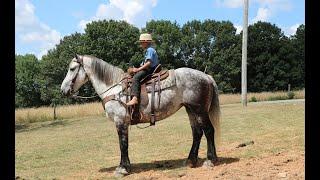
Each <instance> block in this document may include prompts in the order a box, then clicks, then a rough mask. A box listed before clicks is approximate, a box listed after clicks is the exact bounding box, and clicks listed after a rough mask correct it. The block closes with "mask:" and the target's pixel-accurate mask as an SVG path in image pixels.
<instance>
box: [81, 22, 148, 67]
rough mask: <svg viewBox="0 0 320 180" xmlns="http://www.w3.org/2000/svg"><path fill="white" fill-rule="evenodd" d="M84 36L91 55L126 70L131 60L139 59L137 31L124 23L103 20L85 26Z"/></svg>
mask: <svg viewBox="0 0 320 180" xmlns="http://www.w3.org/2000/svg"><path fill="white" fill-rule="evenodd" d="M85 34H86V36H87V38H88V41H87V44H86V46H87V48H88V51H89V52H90V54H91V55H93V56H95V57H98V58H100V59H103V60H104V61H106V62H109V63H110V64H112V65H116V66H118V67H121V68H122V69H123V70H126V69H127V68H128V67H129V65H130V63H131V59H132V58H135V59H133V61H134V62H136V61H138V60H137V58H139V57H141V56H139V55H138V54H142V49H141V48H140V47H139V42H138V40H139V35H140V32H139V29H138V28H136V27H134V26H133V25H130V24H128V23H127V22H125V21H115V20H109V21H106V20H103V21H93V22H91V23H89V24H87V27H86V29H85Z"/></svg>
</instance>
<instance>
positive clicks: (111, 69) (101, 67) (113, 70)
mask: <svg viewBox="0 0 320 180" xmlns="http://www.w3.org/2000/svg"><path fill="white" fill-rule="evenodd" d="M84 57H87V58H90V59H91V68H92V72H93V73H94V74H96V75H97V78H98V79H99V80H100V81H102V82H105V83H108V84H114V83H117V82H119V81H120V80H121V78H122V75H123V74H124V71H123V70H122V69H121V68H118V67H116V66H113V65H111V64H109V63H107V62H105V61H103V60H102V59H99V58H97V57H94V56H91V55H84Z"/></svg>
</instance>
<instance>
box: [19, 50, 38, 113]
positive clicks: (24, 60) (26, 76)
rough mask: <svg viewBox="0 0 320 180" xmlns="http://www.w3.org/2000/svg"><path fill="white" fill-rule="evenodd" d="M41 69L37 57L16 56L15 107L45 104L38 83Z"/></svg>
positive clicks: (29, 55)
mask: <svg viewBox="0 0 320 180" xmlns="http://www.w3.org/2000/svg"><path fill="white" fill-rule="evenodd" d="M39 72H40V68H39V61H38V59H37V58H36V56H35V55H32V54H26V55H16V56H15V91H16V93H15V106H16V107H30V106H40V105H42V104H43V102H42V101H41V98H40V84H39V82H38V81H37V77H38V76H39Z"/></svg>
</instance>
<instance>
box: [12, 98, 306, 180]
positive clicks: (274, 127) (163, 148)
mask: <svg viewBox="0 0 320 180" xmlns="http://www.w3.org/2000/svg"><path fill="white" fill-rule="evenodd" d="M97 111H98V110H97ZM100 112H101V111H100V110H99V112H97V114H98V115H92V116H84V117H81V118H79V117H78V118H69V119H64V120H57V121H47V122H36V123H31V124H29V125H27V126H20V127H18V128H17V129H16V135H15V154H16V160H15V164H16V177H20V178H25V179H113V174H112V173H113V171H114V169H115V168H116V166H117V165H118V163H119V159H120V152H119V144H118V137H117V133H116V129H115V125H114V124H113V122H111V121H109V120H107V119H106V118H105V117H103V116H102V115H101V114H100ZM304 114H305V108H304V102H295V103H275V104H262V103H261V104H259V103H257V104H253V103H252V104H251V103H249V104H248V107H247V108H245V109H244V108H242V106H241V105H240V104H234V105H222V121H221V128H222V129H221V132H222V134H221V144H220V145H219V146H218V156H219V157H221V158H224V159H225V160H226V161H231V162H232V161H240V162H241V161H245V160H247V159H250V158H257V157H258V158H259V157H261V158H263V157H267V156H270V155H275V154H279V153H282V152H286V153H288V152H291V153H292V154H304ZM141 126H143V125H141ZM251 140H252V141H254V144H253V145H250V146H247V147H244V148H235V147H236V146H237V145H238V144H240V143H243V142H246V141H251ZM191 144H192V135H191V128H190V125H189V122H188V117H187V114H186V113H185V109H184V108H183V109H181V110H179V111H178V112H177V113H176V114H175V115H173V116H171V117H170V118H168V119H166V120H163V121H160V122H158V123H157V124H156V126H155V127H151V128H147V129H144V130H141V129H138V128H137V127H136V126H132V127H131V128H130V133H129V157H130V161H131V163H132V166H133V174H132V175H129V176H127V177H126V178H125V179H135V177H136V176H135V174H139V173H142V172H152V173H161V174H162V176H163V177H173V178H177V176H175V175H174V174H183V173H187V172H188V171H190V170H189V169H188V168H186V167H184V166H183V165H182V164H183V161H184V160H185V158H186V157H187V156H188V153H189V150H190V148H191ZM199 157H200V158H202V159H203V158H205V157H206V141H205V138H203V139H202V143H201V147H200V150H199ZM168 164H169V165H168ZM231 164H232V163H231ZM222 166H223V165H221V166H220V167H222ZM260 171H264V169H261V170H260ZM302 171H303V170H302ZM138 179H141V177H140V178H138ZM253 179H254V178H253Z"/></svg>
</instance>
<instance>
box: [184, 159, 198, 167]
mask: <svg viewBox="0 0 320 180" xmlns="http://www.w3.org/2000/svg"><path fill="white" fill-rule="evenodd" d="M197 164H198V161H197V160H195V161H192V160H191V159H187V160H186V161H185V162H184V166H188V167H190V168H195V167H197Z"/></svg>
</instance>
